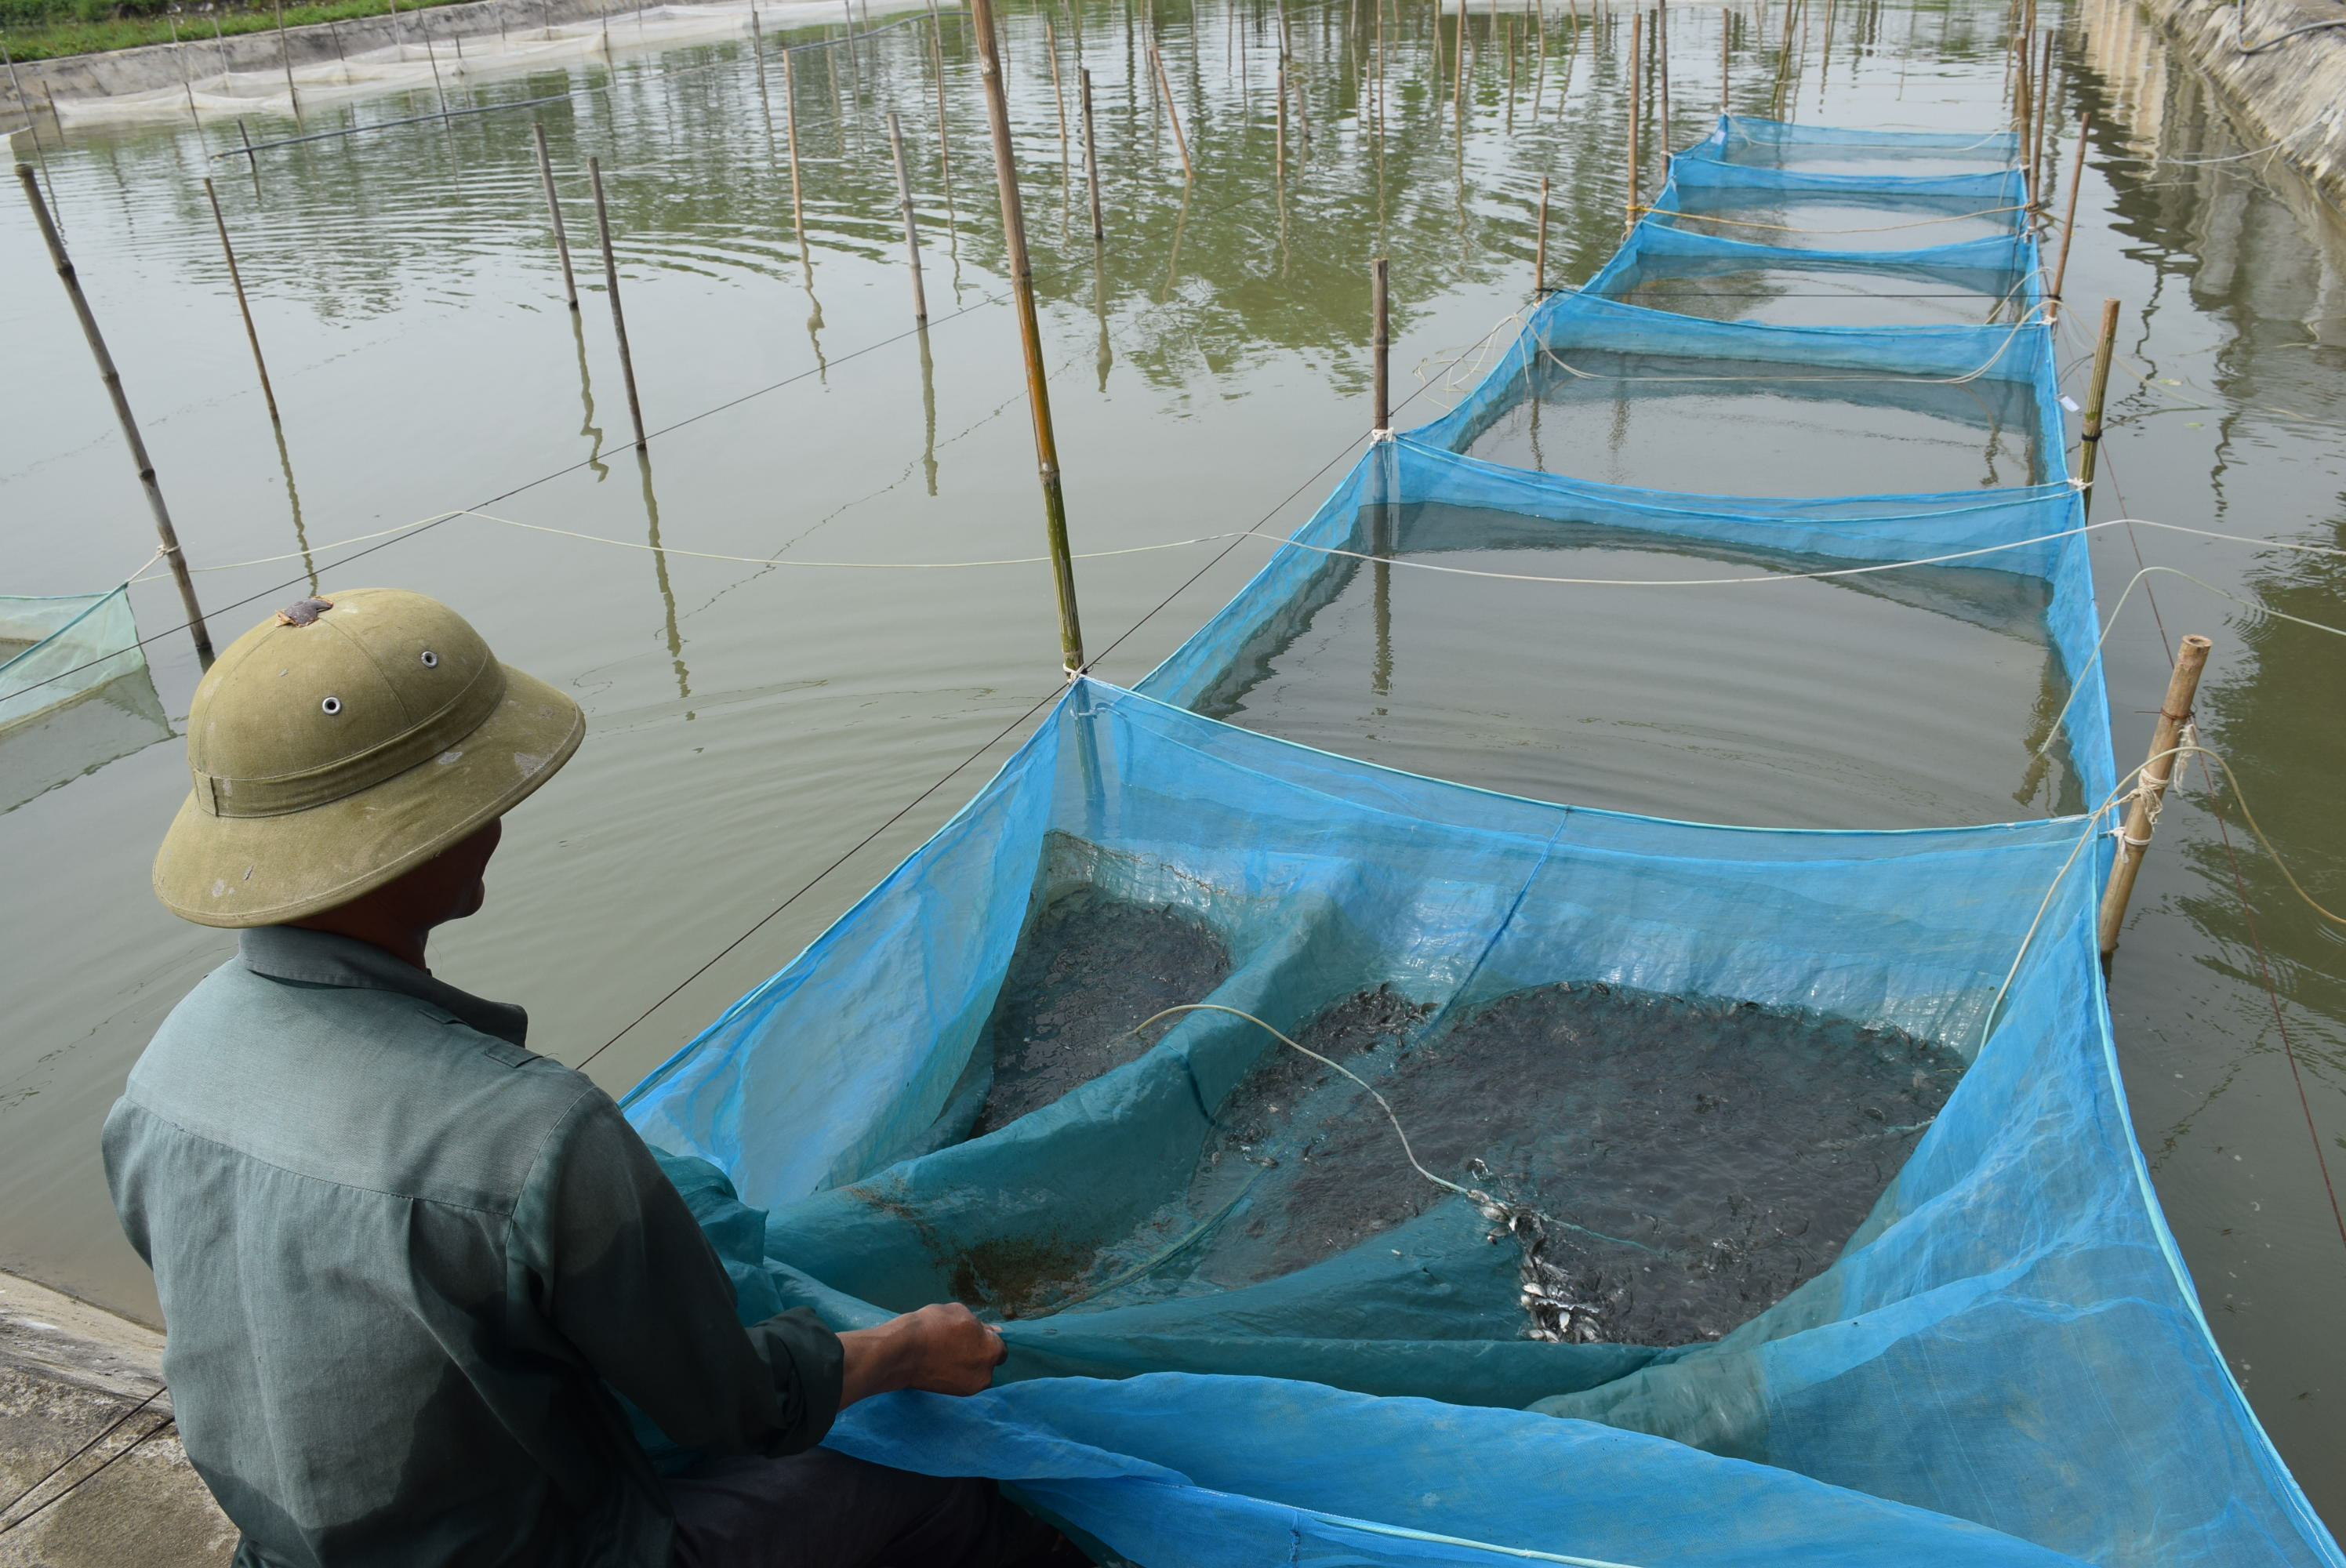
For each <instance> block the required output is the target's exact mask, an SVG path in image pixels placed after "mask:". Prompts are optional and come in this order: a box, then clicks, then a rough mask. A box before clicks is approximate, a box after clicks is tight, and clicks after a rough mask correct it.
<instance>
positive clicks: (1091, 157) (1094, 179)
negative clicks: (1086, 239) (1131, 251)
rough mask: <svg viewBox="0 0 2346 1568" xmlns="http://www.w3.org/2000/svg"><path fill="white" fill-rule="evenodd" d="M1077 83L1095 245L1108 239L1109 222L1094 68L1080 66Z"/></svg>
mask: <svg viewBox="0 0 2346 1568" xmlns="http://www.w3.org/2000/svg"><path fill="white" fill-rule="evenodd" d="M1076 86H1077V87H1078V88H1079V89H1080V90H1081V92H1082V94H1083V103H1084V182H1085V183H1086V185H1088V186H1090V187H1091V196H1092V240H1093V242H1094V243H1095V244H1097V243H1100V242H1103V241H1105V240H1106V239H1107V219H1106V218H1105V217H1104V216H1103V215H1102V213H1101V211H1100V187H1099V123H1098V121H1096V119H1094V118H1093V117H1092V68H1091V67H1090V66H1078V67H1077V68H1076Z"/></svg>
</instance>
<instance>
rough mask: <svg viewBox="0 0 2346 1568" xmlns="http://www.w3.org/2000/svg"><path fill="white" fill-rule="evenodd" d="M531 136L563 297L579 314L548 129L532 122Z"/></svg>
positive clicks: (575, 281) (574, 312)
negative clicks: (548, 149) (558, 261)
mask: <svg viewBox="0 0 2346 1568" xmlns="http://www.w3.org/2000/svg"><path fill="white" fill-rule="evenodd" d="M529 134H530V136H531V137H532V138H533V139H534V140H535V142H536V143H537V179H538V183H539V184H540V185H543V186H544V187H545V188H546V216H548V217H549V218H551V219H554V252H555V254H556V255H557V256H559V257H561V258H562V296H563V298H564V299H566V300H569V301H570V311H571V314H573V315H576V314H577V312H578V278H577V275H576V273H575V272H573V271H572V270H571V269H570V233H569V231H568V230H567V229H565V228H563V226H562V203H561V202H560V201H559V200H558V199H556V197H555V194H554V160H553V159H552V158H548V157H547V156H546V127H544V126H542V125H540V124H538V123H537V122H536V121H535V120H533V121H531V122H530V127H529Z"/></svg>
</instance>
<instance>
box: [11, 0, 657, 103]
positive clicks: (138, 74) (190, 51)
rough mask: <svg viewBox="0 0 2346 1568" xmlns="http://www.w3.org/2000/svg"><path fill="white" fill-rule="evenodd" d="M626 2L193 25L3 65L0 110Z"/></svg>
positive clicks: (442, 41)
mask: <svg viewBox="0 0 2346 1568" xmlns="http://www.w3.org/2000/svg"><path fill="white" fill-rule="evenodd" d="M624 9H627V6H625V5H618V4H614V3H613V0H468V3H466V4H463V5H435V6H432V7H430V8H429V9H426V10H422V11H403V12H400V13H399V14H397V15H381V16H364V17H358V18H355V19H353V20H351V21H348V22H320V23H315V24H313V25H310V26H307V27H289V28H287V29H286V30H285V33H284V35H283V39H282V42H281V44H280V38H279V35H278V34H277V33H276V32H275V31H273V30H272V31H270V32H265V33H240V34H239V35H237V36H234V37H232V38H227V39H222V40H218V41H215V40H212V39H208V38H199V37H197V36H195V34H194V32H193V30H192V28H191V29H190V30H189V32H188V33H187V34H186V35H185V41H184V42H181V43H179V44H148V45H146V46H142V47H139V48H136V49H115V50H111V51H109V52H107V53H106V54H103V55H66V56H60V57H58V58H56V59H54V60H33V61H26V62H20V63H19V64H18V65H17V66H16V80H15V82H14V83H13V84H12V82H11V81H10V79H9V78H8V77H7V76H5V75H0V113H5V112H6V111H9V110H15V109H23V108H27V107H29V108H31V109H33V110H35V111H38V110H41V109H44V108H46V107H47V106H48V105H49V104H50V103H52V102H54V101H56V99H59V98H93V97H111V96H113V95H114V94H117V93H151V92H156V91H158V90H161V89H164V88H175V87H179V84H180V83H181V82H182V81H188V80H192V81H194V82H195V83H196V84H197V85H198V86H199V87H201V86H202V85H203V83H204V81H205V79H206V78H207V77H210V78H215V79H216V78H218V77H219V76H222V75H223V74H231V73H236V72H266V71H280V70H282V69H284V67H285V65H286V63H287V62H288V61H289V60H290V61H291V63H292V64H293V66H296V67H300V66H315V65H321V64H323V63H324V62H326V61H329V60H334V59H339V58H341V57H342V56H345V55H362V54H365V53H366V52H368V51H369V50H372V49H388V48H391V47H393V46H396V45H400V44H411V45H413V44H421V43H422V42H423V40H424V39H425V38H426V37H427V36H428V37H430V38H431V39H432V40H433V42H434V44H436V45H441V46H445V45H446V44H447V43H448V41H449V40H451V39H454V38H476V37H480V36H484V35H505V34H510V35H515V36H527V34H528V33H529V32H530V30H531V29H533V28H544V27H552V26H558V25H562V24H563V23H566V22H583V21H587V20H589V19H592V18H598V17H602V16H606V15H610V14H612V13H614V12H617V11H620V10H624ZM20 89H21V91H22V93H23V98H22V99H21V100H20V99H19V98H18V97H17V93H18V91H19V90H20Z"/></svg>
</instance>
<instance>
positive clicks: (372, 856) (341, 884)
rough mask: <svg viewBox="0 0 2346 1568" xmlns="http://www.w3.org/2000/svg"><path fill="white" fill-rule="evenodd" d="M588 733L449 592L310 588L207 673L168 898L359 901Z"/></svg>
mask: <svg viewBox="0 0 2346 1568" xmlns="http://www.w3.org/2000/svg"><path fill="white" fill-rule="evenodd" d="M585 735H586V716H585V715H584V714H582V713H581V712H580V711H579V709H578V705H577V704H576V703H575V702H573V701H571V700H570V698H569V697H566V696H565V695H563V694H562V693H561V692H559V691H556V689H555V688H554V687H550V686H548V685H546V683H545V682H544V681H542V680H539V679H537V678H536V677H534V676H529V675H525V674H524V673H522V672H521V671H520V670H517V669H514V668H511V667H508V666H505V665H501V664H499V663H498V662H497V661H496V659H495V657H494V656H493V655H491V654H490V652H489V646H488V644H486V643H484V642H483V641H482V640H481V636H480V634H479V633H477V632H475V631H474V630H473V628H472V627H471V626H468V625H466V624H465V621H464V617H463V616H460V615H458V614H457V613H456V612H455V611H454V610H452V609H450V608H449V607H448V606H445V605H444V604H442V603H440V602H439V601H438V600H437V599H430V598H426V597H424V596H423V595H422V594H412V593H409V592H407V591H406V590H405V589H403V588H357V589H353V590H352V591H351V592H349V593H342V594H328V595H325V596H322V597H321V598H316V599H304V600H302V601H301V603H300V604H298V605H295V606H291V608H289V609H285V610H280V611H279V612H278V613H277V615H276V616H274V617H272V618H271V619H270V620H267V621H264V622H262V623H261V624H260V626H255V627H253V628H252V629H251V630H250V631H249V632H247V633H245V634H244V636H240V637H239V638H237V639H236V641H235V642H233V643H231V644H230V645H229V647H228V649H227V651H226V652H224V653H222V654H221V655H220V657H219V660H218V662H216V663H215V664H214V665H213V666H212V667H211V669H210V671H209V673H208V674H207V675H206V676H205V677H204V678H203V680H202V681H201V683H200V684H199V685H198V686H197V687H196V696H195V702H194V704H193V706H192V707H191V708H189V714H188V766H189V771H191V772H192V773H193V774H194V775H195V790H194V792H193V793H192V794H190V795H189V797H188V800H187V803H186V804H185V805H183V806H181V807H180V808H179V817H178V818H177V819H176V820H173V822H172V823H171V829H170V831H169V832H168V833H167V834H165V835H164V838H163V848H162V850H161V851H160V852H159V853H158V854H157V855H156V857H155V896H156V897H157V898H159V899H161V900H162V901H163V903H164V905H165V907H166V908H168V909H169V910H170V911H171V912H172V913H173V914H176V915H179V916H181V917H182V918H184V919H187V920H191V921H196V922H197V923H198V924H199V925H216V926H252V925H275V924H279V923H280V922H282V921H293V920H300V919H301V918H303V917H304V916H307V915H313V914H316V913H318V912H319V911H321V910H329V909H332V908H333V907H334V906H336V905H337V904H342V903H347V902H349V901H351V900H352V899H354V898H357V897H358V896H359V895H360V894H362V893H364V892H368V891H372V890H373V889H375V888H378V887H381V886H382V884H383V883H385V882H388V881H392V880H393V878H395V877H397V876H399V875H401V874H402V873H403V872H405V871H412V870H413V869H414V868H415V867H417V866H420V865H422V864H423V862H424V861H426V860H430V859H431V858H432V857H433V856H434V855H436V854H438V853H439V852H440V851H441V850H444V849H447V848H448V847H449V846H450V845H452V844H455V843H457V842H459V841H461V840H464V839H465V838H466V837H468V836H469V835H471V834H472V833H474V831H476V830H479V829H481V828H483V827H484V826H486V825H487V823H488V822H489V821H490V820H492V819H494V818H496V817H500V816H502V815H504V814H505V812H506V811H508V810H511V809H513V808H514V806H515V805H516V804H517V803H519V802H520V801H521V800H523V799H525V798H526V797H527V796H529V795H530V794H531V792H533V791H534V790H535V789H537V787H538V786H539V785H541V784H543V783H545V782H546V780H547V779H551V778H552V777H553V776H554V774H555V771H556V769H559V768H560V767H561V766H562V765H563V764H564V763H565V762H567V761H569V760H570V754H571V753H572V752H574V751H576V750H577V749H578V742H579V740H580V739H581V738H584V736H585Z"/></svg>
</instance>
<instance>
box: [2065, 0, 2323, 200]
mask: <svg viewBox="0 0 2346 1568" xmlns="http://www.w3.org/2000/svg"><path fill="white" fill-rule="evenodd" d="M2135 4H2138V5H2139V7H2140V12H2139V14H2140V15H2146V16H2147V17H2148V18H2149V19H2150V20H2151V21H2152V22H2153V23H2155V24H2156V25H2158V26H2159V27H2160V28H2161V29H2163V30H2164V31H2165V32H2166V33H2167V35H2168V39H2169V41H2170V43H2171V45H2172V46H2174V47H2175V48H2176V49H2177V51H2178V53H2180V54H2181V55H2182V56H2184V58H2185V59H2187V60H2188V61H2189V62H2190V63H2191V64H2192V65H2193V66H2197V67H2198V69H2199V70H2200V71H2201V72H2202V73H2204V74H2205V75H2206V76H2208V79H2209V80H2210V81H2212V82H2213V83H2214V84H2215V86H2216V88H2217V90H2218V92H2219V94H2220V96H2221V97H2223V99H2224V102H2225V106H2226V107H2227V108H2228V109H2229V111H2230V113H2231V115H2232V117H2233V118H2234V119H2235V120H2236V121H2237V122H2239V126H2240V127H2241V129H2242V130H2243V131H2244V132H2245V133H2247V134H2248V135H2249V137H2251V138H2252V139H2253V141H2254V142H2255V144H2256V145H2258V146H2259V147H2262V146H2267V145H2270V144H2273V143H2279V144H2280V153H2281V156H2282V157H2284V158H2286V159H2287V160H2288V161H2289V163H2290V165H2291V166H2292V167H2294V168H2296V169H2297V170H2298V171H2299V172H2300V173H2301V174H2302V175H2304V176H2305V177H2306V178H2307V179H2308V180H2310V182H2311V183H2312V185H2313V186H2314V188H2316V189H2317V190H2319V191H2320V192H2321V196H2322V197H2323V199H2326V200H2327V201H2328V202H2329V203H2330V204H2331V206H2333V207H2336V208H2340V209H2346V5H2340V4H2339V3H2338V0H2243V3H2241V4H2237V5H2236V4H2234V3H2233V0H2114V3H2106V4H2101V5H2091V4H2089V5H2087V7H2086V9H2087V11H2088V12H2089V13H2092V14H2093V15H2091V16H2090V17H2089V18H2088V27H2089V30H2095V31H2097V32H2098V33H2099V35H2100V37H2099V39H2098V40H2097V41H2098V42H2100V43H2102V44H2103V45H2104V46H2108V45H2110V44H2112V43H2114V42H2117V35H2121V34H2123V33H2125V32H2126V31H2127V24H2128V23H2129V22H2130V20H2131V18H2128V17H2127V16H2125V15H2122V14H2123V13H2126V12H2127V11H2129V10H2131V9H2133V8H2134V5H2135ZM2096 23H2098V26H2096ZM2299 28H2310V29H2313V30H2312V31H2308V32H2302V33H2296V36H2284V35H2289V34H2291V33H2293V32H2295V30H2296V29H2299Z"/></svg>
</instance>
